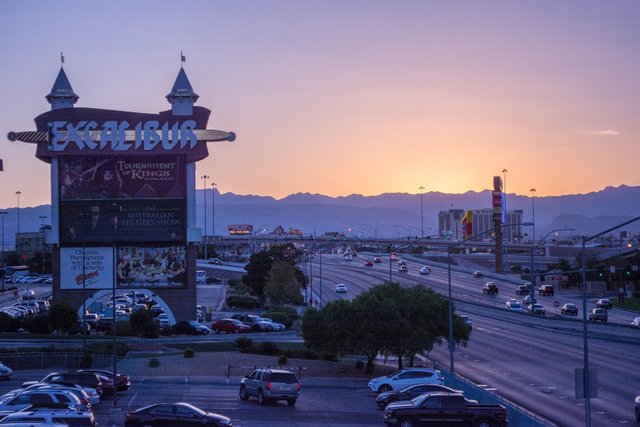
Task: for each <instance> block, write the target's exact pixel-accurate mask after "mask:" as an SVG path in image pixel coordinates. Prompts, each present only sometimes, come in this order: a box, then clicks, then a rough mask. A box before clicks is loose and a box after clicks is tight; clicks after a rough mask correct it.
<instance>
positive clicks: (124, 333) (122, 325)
mask: <svg viewBox="0 0 640 427" xmlns="http://www.w3.org/2000/svg"><path fill="white" fill-rule="evenodd" d="M116 335H117V336H119V337H133V336H135V335H136V334H135V333H134V332H133V328H132V327H131V323H130V322H129V321H128V320H118V321H117V322H116Z"/></svg>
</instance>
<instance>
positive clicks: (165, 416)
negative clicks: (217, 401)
mask: <svg viewBox="0 0 640 427" xmlns="http://www.w3.org/2000/svg"><path fill="white" fill-rule="evenodd" d="M124 425H125V427H131V426H138V425H140V426H142V425H144V426H151V425H163V426H165V425H166V426H169V425H199V426H225V427H227V426H228V427H230V426H233V423H232V422H231V419H230V418H228V417H225V416H223V415H220V414H216V413H214V412H207V411H204V410H202V409H200V408H198V407H197V406H194V405H191V404H189V403H184V402H175V403H156V404H154V405H149V406H144V407H142V408H138V409H136V410H134V411H127V413H126V414H125V422H124Z"/></svg>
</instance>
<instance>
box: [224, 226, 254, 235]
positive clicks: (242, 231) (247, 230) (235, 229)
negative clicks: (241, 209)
mask: <svg viewBox="0 0 640 427" xmlns="http://www.w3.org/2000/svg"><path fill="white" fill-rule="evenodd" d="M227 230H229V234H230V235H232V236H237V235H244V236H247V235H250V234H251V233H253V225H251V224H229V225H227Z"/></svg>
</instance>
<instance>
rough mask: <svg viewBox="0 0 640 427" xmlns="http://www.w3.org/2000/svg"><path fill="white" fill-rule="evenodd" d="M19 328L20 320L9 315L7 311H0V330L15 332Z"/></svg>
mask: <svg viewBox="0 0 640 427" xmlns="http://www.w3.org/2000/svg"><path fill="white" fill-rule="evenodd" d="M19 328H20V321H19V320H18V319H14V318H13V317H11V316H9V315H8V314H7V313H0V332H16V331H17V330H18V329H19Z"/></svg>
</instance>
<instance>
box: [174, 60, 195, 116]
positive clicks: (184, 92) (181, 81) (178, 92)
mask: <svg viewBox="0 0 640 427" xmlns="http://www.w3.org/2000/svg"><path fill="white" fill-rule="evenodd" d="M199 97H200V96H198V94H197V93H195V92H194V91H193V88H192V87H191V83H189V79H188V78H187V73H185V72H184V68H180V71H179V72H178V77H176V82H175V83H174V84H173V88H172V89H171V93H169V95H167V100H168V101H169V103H170V104H171V111H172V112H173V115H174V116H192V115H193V104H194V103H195V102H196V101H197V100H198V98H199Z"/></svg>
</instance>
